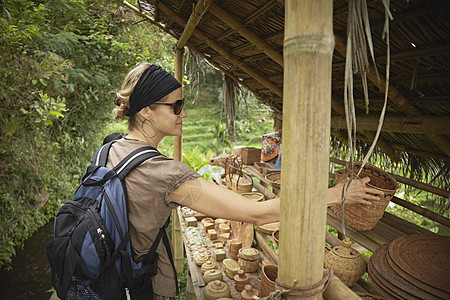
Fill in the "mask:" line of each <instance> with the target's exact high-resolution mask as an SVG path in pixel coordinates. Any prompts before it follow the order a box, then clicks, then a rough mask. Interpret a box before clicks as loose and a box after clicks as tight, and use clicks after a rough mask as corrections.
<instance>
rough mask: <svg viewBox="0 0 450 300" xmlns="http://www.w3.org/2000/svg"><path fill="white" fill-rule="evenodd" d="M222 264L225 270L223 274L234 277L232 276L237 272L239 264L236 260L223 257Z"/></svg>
mask: <svg viewBox="0 0 450 300" xmlns="http://www.w3.org/2000/svg"><path fill="white" fill-rule="evenodd" d="M222 264H223V270H224V271H225V274H227V276H228V277H229V278H230V279H234V276H235V275H236V274H237V272H238V270H239V265H238V263H237V262H236V261H234V260H232V259H231V258H225V259H224V260H223V261H222Z"/></svg>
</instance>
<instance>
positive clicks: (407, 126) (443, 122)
mask: <svg viewBox="0 0 450 300" xmlns="http://www.w3.org/2000/svg"><path fill="white" fill-rule="evenodd" d="M378 120H379V117H378V116H356V128H357V130H358V131H361V130H373V131H376V130H377V128H378ZM448 124H450V117H447V116H442V117H441V116H437V117H430V116H424V117H412V116H411V117H399V116H385V117H384V122H383V128H382V130H383V131H385V132H402V133H420V134H427V135H433V134H435V135H439V134H441V135H450V126H449V125H448ZM331 127H332V128H335V129H346V128H347V124H346V122H345V118H344V117H343V116H342V117H341V116H333V117H331Z"/></svg>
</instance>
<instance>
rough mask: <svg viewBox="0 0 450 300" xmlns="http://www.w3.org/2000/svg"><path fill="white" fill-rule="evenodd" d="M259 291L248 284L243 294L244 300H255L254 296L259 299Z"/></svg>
mask: <svg viewBox="0 0 450 300" xmlns="http://www.w3.org/2000/svg"><path fill="white" fill-rule="evenodd" d="M258 294H259V293H258V291H257V290H255V289H254V288H253V287H252V286H251V285H250V284H247V285H246V286H245V287H244V290H243V291H242V292H241V299H242V300H253V296H256V297H258Z"/></svg>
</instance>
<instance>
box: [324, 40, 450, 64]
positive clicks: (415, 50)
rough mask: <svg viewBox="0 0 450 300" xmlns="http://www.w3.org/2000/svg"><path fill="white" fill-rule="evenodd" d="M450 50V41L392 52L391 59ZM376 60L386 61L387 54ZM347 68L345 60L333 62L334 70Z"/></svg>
mask: <svg viewBox="0 0 450 300" xmlns="http://www.w3.org/2000/svg"><path fill="white" fill-rule="evenodd" d="M449 52H450V43H446V44H437V45H433V46H428V47H421V48H413V49H408V50H404V51H399V52H397V53H392V54H391V61H392V62H397V61H402V60H408V59H414V58H418V57H428V56H437V55H442V54H448V53H449ZM376 60H377V61H378V62H383V63H384V62H385V61H386V56H385V55H383V56H377V57H376ZM343 68H345V61H344V62H339V63H334V64H333V70H338V69H343Z"/></svg>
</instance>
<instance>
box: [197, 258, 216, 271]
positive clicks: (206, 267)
mask: <svg viewBox="0 0 450 300" xmlns="http://www.w3.org/2000/svg"><path fill="white" fill-rule="evenodd" d="M213 269H217V265H216V263H215V262H213V261H210V260H207V261H206V262H205V263H204V264H202V267H201V268H200V271H201V272H202V274H204V273H205V272H206V271H208V270H213Z"/></svg>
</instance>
